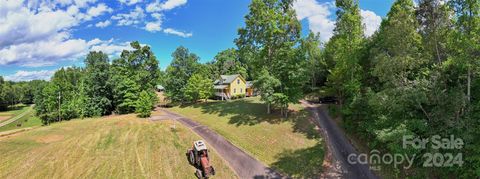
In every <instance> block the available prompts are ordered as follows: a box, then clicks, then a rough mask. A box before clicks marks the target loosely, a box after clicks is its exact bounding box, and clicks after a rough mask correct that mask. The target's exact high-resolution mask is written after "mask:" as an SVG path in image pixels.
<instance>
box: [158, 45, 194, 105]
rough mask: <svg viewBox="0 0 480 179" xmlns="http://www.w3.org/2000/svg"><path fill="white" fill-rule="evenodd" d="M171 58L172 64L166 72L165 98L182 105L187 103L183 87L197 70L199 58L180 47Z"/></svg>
mask: <svg viewBox="0 0 480 179" xmlns="http://www.w3.org/2000/svg"><path fill="white" fill-rule="evenodd" d="M172 57H173V60H172V63H171V64H170V65H169V66H168V67H167V70H166V81H165V92H166V96H167V97H168V98H169V99H170V100H171V101H173V102H180V103H184V102H186V101H188V98H187V97H186V95H185V87H186V86H187V83H188V79H190V77H191V76H192V75H193V74H194V73H195V72H196V71H197V70H198V67H199V63H198V60H199V57H198V56H197V55H195V54H193V53H190V52H189V50H188V49H187V48H185V47H182V46H180V47H178V48H177V49H176V50H175V52H173V54H172Z"/></svg>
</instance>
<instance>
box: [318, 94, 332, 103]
mask: <svg viewBox="0 0 480 179" xmlns="http://www.w3.org/2000/svg"><path fill="white" fill-rule="evenodd" d="M318 101H319V102H320V103H322V104H336V103H337V98H336V97H335V96H325V97H320V98H318Z"/></svg>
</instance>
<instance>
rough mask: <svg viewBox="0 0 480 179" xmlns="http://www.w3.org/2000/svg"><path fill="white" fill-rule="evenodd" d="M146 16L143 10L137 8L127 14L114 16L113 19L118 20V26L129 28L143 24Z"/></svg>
mask: <svg viewBox="0 0 480 179" xmlns="http://www.w3.org/2000/svg"><path fill="white" fill-rule="evenodd" d="M145 16H146V15H145V13H144V11H143V9H142V8H141V7H140V6H137V7H135V9H133V10H132V11H130V12H129V13H127V14H117V15H114V16H112V19H113V20H117V25H118V26H129V25H136V24H140V22H143V20H144V18H145Z"/></svg>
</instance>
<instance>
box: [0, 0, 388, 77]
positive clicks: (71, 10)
mask: <svg viewBox="0 0 480 179" xmlns="http://www.w3.org/2000/svg"><path fill="white" fill-rule="evenodd" d="M393 1H394V0H360V9H361V15H362V22H363V23H364V25H365V34H366V35H367V36H369V35H371V34H373V33H374V32H375V30H377V29H378V27H379V25H380V22H381V20H382V18H384V17H385V16H386V14H387V12H388V10H389V9H390V6H391V5H392V3H393ZM249 4H250V0H228V1H227V0H108V1H102V0H0V76H3V77H4V78H5V79H6V80H11V81H29V80H34V79H43V80H49V79H50V77H51V76H52V75H53V73H54V72H55V71H56V70H57V69H59V68H62V67H71V66H80V67H81V66H84V64H83V60H84V58H85V56H86V54H88V52H89V51H102V52H104V53H107V54H108V55H109V57H110V59H113V58H116V57H118V56H119V54H120V53H121V51H122V50H124V49H126V50H128V49H130V47H129V43H130V42H131V41H135V40H136V41H139V42H140V43H141V44H143V45H148V46H150V47H151V49H152V50H153V52H154V53H155V56H156V57H157V60H158V61H159V64H160V68H161V69H165V68H166V67H167V66H168V65H169V64H170V62H171V60H172V57H171V54H172V52H173V51H174V50H175V49H176V48H177V47H179V46H184V47H186V48H188V49H189V50H190V52H192V53H195V54H197V55H198V56H199V57H200V59H201V60H200V61H201V62H207V61H211V60H212V59H213V58H214V56H215V55H216V54H217V53H218V52H220V51H222V50H225V49H228V48H235V44H234V42H233V41H234V39H235V38H236V37H237V30H238V29H239V28H241V27H243V26H244V16H245V15H246V14H247V13H248V5H249ZM293 7H294V9H295V10H296V12H297V18H298V20H300V21H301V23H302V28H303V32H302V33H303V35H306V34H307V33H308V32H309V31H310V30H311V31H313V32H319V33H320V37H321V40H322V41H323V42H326V41H328V40H329V38H330V37H331V36H332V31H333V28H334V27H335V18H336V17H335V11H336V8H335V2H334V0H297V1H295V3H294V5H293Z"/></svg>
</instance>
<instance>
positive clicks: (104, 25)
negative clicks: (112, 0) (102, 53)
mask: <svg viewBox="0 0 480 179" xmlns="http://www.w3.org/2000/svg"><path fill="white" fill-rule="evenodd" d="M111 23H112V22H110V20H106V21H103V22H98V23H97V24H95V27H100V28H105V27H107V26H109V25H110V24H111Z"/></svg>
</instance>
